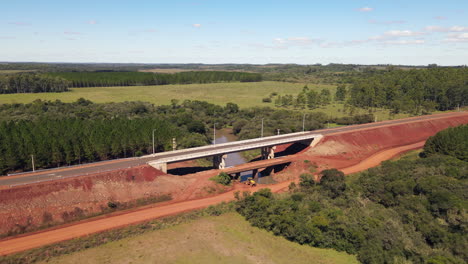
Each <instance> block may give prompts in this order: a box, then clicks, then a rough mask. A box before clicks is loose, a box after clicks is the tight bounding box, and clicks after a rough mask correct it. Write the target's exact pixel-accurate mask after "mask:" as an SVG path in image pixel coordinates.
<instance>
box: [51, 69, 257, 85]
mask: <svg viewBox="0 0 468 264" xmlns="http://www.w3.org/2000/svg"><path fill="white" fill-rule="evenodd" d="M47 75H48V76H53V77H60V78H63V79H66V80H68V81H70V82H71V83H72V86H73V87H101V86H133V85H165V84H190V83H214V82H259V81H261V80H262V76H261V75H260V74H258V73H247V72H224V71H190V72H178V73H171V74H169V73H148V72H57V73H48V74H47Z"/></svg>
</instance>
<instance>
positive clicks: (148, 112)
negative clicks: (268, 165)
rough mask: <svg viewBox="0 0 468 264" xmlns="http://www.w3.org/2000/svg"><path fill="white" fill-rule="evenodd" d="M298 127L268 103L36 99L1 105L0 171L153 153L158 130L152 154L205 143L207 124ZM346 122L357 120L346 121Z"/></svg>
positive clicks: (291, 114)
mask: <svg viewBox="0 0 468 264" xmlns="http://www.w3.org/2000/svg"><path fill="white" fill-rule="evenodd" d="M262 119H263V120H264V136H270V135H275V134H276V133H277V131H278V129H279V130H280V133H281V134H284V133H291V132H299V131H302V119H303V115H302V114H301V113H299V112H297V111H292V110H286V109H281V110H274V109H271V108H267V107H263V108H261V107H256V108H247V109H239V107H238V106H237V105H236V104H233V103H228V104H226V106H224V107H223V106H219V105H214V104H210V103H207V102H202V101H189V100H186V101H183V102H179V101H177V100H172V103H171V104H170V105H161V106H154V105H152V104H149V103H144V102H123V103H106V104H95V103H93V102H91V101H89V100H85V99H79V100H77V101H76V102H73V103H63V102H60V101H53V102H51V101H41V100H36V101H34V102H33V103H29V104H3V105H0V174H5V173H9V172H13V171H22V170H30V169H31V162H30V160H31V155H34V157H35V160H36V168H48V167H55V166H65V165H72V164H79V163H84V162H92V161H99V160H106V159H111V158H124V157H133V156H139V155H142V154H146V153H150V151H152V138H151V136H152V130H153V129H156V132H155V135H156V148H157V150H158V151H164V150H169V149H171V140H172V138H173V137H175V138H176V140H177V145H178V148H188V147H195V146H201V145H206V144H208V143H209V142H210V141H211V140H212V128H213V126H214V124H216V128H217V129H220V128H222V127H226V126H232V127H233V130H234V133H235V134H236V135H237V136H238V137H239V138H240V139H249V138H256V137H260V134H261V121H262ZM350 120H351V121H350V122H359V121H360V120H361V121H362V118H351V119H350ZM329 121H330V120H328V119H327V115H326V114H325V113H313V114H308V115H306V117H305V122H304V125H305V129H306V130H313V129H319V128H323V127H324V124H325V123H327V122H329Z"/></svg>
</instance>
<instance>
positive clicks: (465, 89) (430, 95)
mask: <svg viewBox="0 0 468 264" xmlns="http://www.w3.org/2000/svg"><path fill="white" fill-rule="evenodd" d="M467 100H468V68H438V67H435V68H430V69H419V70H390V71H380V72H374V73H373V74H371V75H368V76H366V77H365V78H355V80H354V81H353V84H352V86H351V87H350V89H349V100H348V103H349V104H350V105H353V106H356V107H363V108H372V107H382V108H388V109H391V110H392V111H393V112H394V113H399V112H407V113H414V114H419V113H424V112H430V111H431V110H433V109H437V110H442V111H443V110H448V109H454V108H456V107H458V106H465V105H466V104H467V103H468V101H467Z"/></svg>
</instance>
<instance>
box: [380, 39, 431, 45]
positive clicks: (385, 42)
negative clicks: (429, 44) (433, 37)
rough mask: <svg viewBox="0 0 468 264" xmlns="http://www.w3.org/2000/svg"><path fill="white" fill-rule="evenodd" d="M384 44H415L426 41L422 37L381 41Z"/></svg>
mask: <svg viewBox="0 0 468 264" xmlns="http://www.w3.org/2000/svg"><path fill="white" fill-rule="evenodd" d="M382 43H383V44H386V45H416V44H424V43H426V41H425V40H424V39H413V40H408V39H402V40H387V41H384V42H382Z"/></svg>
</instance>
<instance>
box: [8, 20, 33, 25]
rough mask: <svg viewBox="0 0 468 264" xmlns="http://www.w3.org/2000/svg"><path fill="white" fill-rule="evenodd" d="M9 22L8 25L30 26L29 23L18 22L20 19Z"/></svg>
mask: <svg viewBox="0 0 468 264" xmlns="http://www.w3.org/2000/svg"><path fill="white" fill-rule="evenodd" d="M9 24H10V25H16V26H30V25H31V24H30V23H26V22H20V21H16V22H10V23H9Z"/></svg>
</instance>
